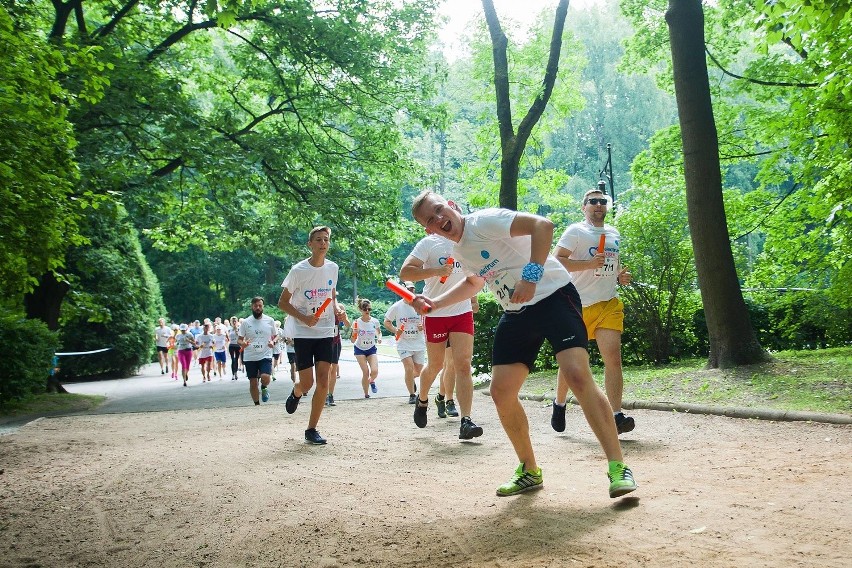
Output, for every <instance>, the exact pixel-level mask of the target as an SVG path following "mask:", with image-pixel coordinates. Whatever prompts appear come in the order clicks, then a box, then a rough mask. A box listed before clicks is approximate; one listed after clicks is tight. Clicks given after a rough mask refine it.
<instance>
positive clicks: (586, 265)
mask: <svg viewBox="0 0 852 568" xmlns="http://www.w3.org/2000/svg"><path fill="white" fill-rule="evenodd" d="M573 252H574V251H571V250H568V249H566V248H564V247H561V246H559V245H557V246H556V248H555V249H553V256H555V257H556V260H558V261H559V262H560V263H561V264H562V266H564V267H565V270H567V271H568V272H580V271H581V270H594V269H596V268H601V267H602V266H603V265H604V263H605V262H606V259H605V257H604V254H603V253H598V254H596V255H595V256H593V257H592V258H589V259H586V260H577V259H574V258H568V257H570V256H571V253H573Z"/></svg>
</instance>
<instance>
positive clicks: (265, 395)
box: [260, 387, 269, 402]
mask: <svg viewBox="0 0 852 568" xmlns="http://www.w3.org/2000/svg"><path fill="white" fill-rule="evenodd" d="M260 400H262V401H263V402H269V389H268V388H266V387H261V389H260Z"/></svg>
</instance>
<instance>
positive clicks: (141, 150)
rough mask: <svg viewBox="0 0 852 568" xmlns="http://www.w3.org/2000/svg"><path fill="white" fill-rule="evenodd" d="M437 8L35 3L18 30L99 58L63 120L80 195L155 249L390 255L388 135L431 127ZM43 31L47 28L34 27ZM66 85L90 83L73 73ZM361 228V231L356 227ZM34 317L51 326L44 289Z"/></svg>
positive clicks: (401, 174) (54, 291) (19, 11)
mask: <svg viewBox="0 0 852 568" xmlns="http://www.w3.org/2000/svg"><path fill="white" fill-rule="evenodd" d="M434 9H435V2H434V1H431V0H427V1H425V2H412V1H406V2H396V1H390V0H387V1H385V0H382V1H377V2H369V3H365V2H363V1H362V0H340V1H338V2H335V3H334V4H333V5H329V6H325V5H324V6H318V7H315V6H314V3H311V2H305V1H304V0H284V1H276V2H271V1H267V0H256V1H251V2H249V1H243V0H228V1H226V2H215V1H212V0H211V1H205V0H202V1H201V2H196V1H194V0H187V1H182V0H178V1H177V2H165V3H164V2H161V1H159V0H142V1H135V0H132V1H130V2H127V3H126V4H124V5H120V6H119V5H111V4H104V3H100V2H97V3H96V2H92V3H87V2H86V3H84V2H79V1H68V2H64V3H63V2H61V1H57V2H53V3H52V4H50V5H48V3H47V2H44V1H36V2H34V3H27V4H24V5H15V10H16V15H15V18H16V20H17V22H18V23H19V24H20V23H21V22H31V23H30V24H29V25H32V26H39V25H40V26H41V27H42V29H43V30H44V32H43V33H44V35H45V36H47V37H49V38H50V40H51V41H52V43H53V45H55V46H56V49H58V50H60V51H61V52H63V53H75V52H78V51H80V50H81V48H80V47H79V46H87V48H89V49H91V50H96V52H97V54H98V55H97V60H96V63H97V65H98V70H99V75H98V79H99V80H100V81H101V84H102V85H105V86H106V88H105V91H104V96H103V97H102V99H100V100H83V101H81V104H80V105H79V107H78V108H77V109H75V110H74V111H73V112H71V113H70V114H69V120H70V122H71V123H72V124H73V126H74V129H75V132H76V136H77V146H76V159H77V161H78V163H79V169H80V181H79V183H78V184H77V185H76V187H75V188H74V197H77V198H80V197H82V196H84V195H88V194H91V195H95V196H105V197H108V198H109V199H113V200H116V201H119V202H121V203H122V204H123V205H124V206H125V207H126V209H127V210H128V212H129V213H130V216H131V219H132V220H133V222H134V224H135V225H136V226H137V228H138V229H139V230H140V231H141V232H142V235H143V238H144V239H146V243H147V246H153V247H157V248H160V249H163V250H172V251H180V250H184V249H186V248H187V247H188V246H191V245H195V246H197V247H199V248H202V249H207V250H214V249H215V250H233V249H239V248H250V249H253V250H263V251H264V253H266V254H269V255H279V256H283V253H284V252H287V251H289V250H294V249H295V248H296V247H295V246H293V245H292V244H291V241H290V240H289V237H290V236H291V235H293V234H294V231H295V230H296V229H301V230H307V229H309V228H310V227H311V226H312V225H315V224H320V223H323V224H329V225H332V226H334V227H335V228H336V229H337V228H338V227H339V231H338V232H337V233H336V234H337V236H344V237H346V238H343V239H342V240H341V242H343V243H346V244H347V245H348V244H350V243H351V244H352V246H358V247H361V248H362V249H363V250H368V251H371V254H370V255H369V256H367V255H365V265H366V266H367V269H368V270H375V268H376V267H377V266H380V265H381V264H382V263H383V261H384V260H386V258H387V252H386V250H385V249H384V248H383V247H376V246H375V243H377V242H379V243H381V242H384V241H385V240H390V239H388V236H389V235H392V231H391V230H389V229H388V227H393V226H395V225H396V223H394V220H395V219H396V218H398V216H399V213H398V211H399V207H398V197H399V194H398V188H399V187H400V186H401V185H402V181H403V180H404V179H405V178H407V177H409V176H410V175H411V172H412V164H411V161H410V160H409V159H408V158H407V156H406V153H405V149H404V148H403V147H402V145H401V142H400V133H399V128H398V125H397V121H398V119H399V117H400V116H403V115H404V116H409V117H413V118H415V119H417V120H421V121H423V122H424V123H426V122H428V121H429V120H430V119H431V115H430V113H431V110H430V108H429V105H428V104H426V102H425V101H427V100H428V98H429V96H430V94H431V80H430V78H429V76H428V73H425V72H424V71H423V69H422V67H423V62H424V60H425V57H424V54H425V53H426V52H427V49H428V44H429V42H430V40H431V37H432V32H431V28H432V26H433V21H432V18H433V13H434ZM47 13H50V18H49V20H48V19H44V16H43V15H44V14H47ZM62 77H63V83H62V84H63V86H64V87H65V88H66V89H67V90H68V91H69V92H70V93H72V95H74V94H77V93H79V92H82V90H83V89H82V85H84V84H85V81H86V80H87V77H88V76H87V75H84V74H83V73H82V72H81V68H80V67H79V66H75V65H69V68H68V69H67V70H66V72H64V73H63V74H62ZM356 218H357V219H359V221H361V223H359V225H358V227H357V229H356V227H354V226H353V225H352V224H351V223H350V220H351V219H356ZM40 284H41V285H40V286H39V288H38V289H37V290H35V291H34V292H35V293H34V295H33V297H34V298H37V299H38V301H32V302H30V303H29V307H30V308H31V311H30V315H31V316H39V315H41V313H43V312H50V313H58V312H59V306H60V305H61V302H62V300H63V298H64V297H65V293H66V289H65V287H64V286H63V282H62V281H61V278H60V279H59V281H58V282H53V281H52V280H50V279H49V278H45V279H42V281H41V283H40Z"/></svg>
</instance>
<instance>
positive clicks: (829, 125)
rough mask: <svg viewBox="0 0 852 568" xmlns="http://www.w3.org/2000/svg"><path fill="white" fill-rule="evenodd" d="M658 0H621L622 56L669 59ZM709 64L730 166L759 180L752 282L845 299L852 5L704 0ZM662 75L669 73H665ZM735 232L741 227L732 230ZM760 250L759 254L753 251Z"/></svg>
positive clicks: (644, 64)
mask: <svg viewBox="0 0 852 568" xmlns="http://www.w3.org/2000/svg"><path fill="white" fill-rule="evenodd" d="M665 5H666V2H665V0H655V1H653V2H646V1H641V2H640V1H637V0H624V1H623V2H622V8H623V10H624V11H625V13H626V14H627V15H628V17H629V18H630V19H631V21H632V22H633V24H634V26H635V27H636V32H637V33H636V35H635V36H634V38H632V39H631V41H630V43H629V45H628V49H627V52H626V53H627V57H626V59H625V67H627V66H630V67H631V68H634V69H639V70H646V69H649V68H652V67H653V66H655V65H657V64H658V63H659V62H660V61H662V62H664V63H665V64H666V65H668V64H669V54H668V53H667V51H666V46H667V43H668V30H667V29H666V27H665V25H664V23H663V19H662V18H661V17H659V16H661V15H662V13H663V12H664V11H665V7H666V6H665ZM704 13H705V18H706V20H705V33H706V49H707V54H708V65H709V66H710V71H711V75H712V77H711V78H712V80H711V86H712V88H713V104H714V114H715V117H716V123H717V126H718V130H719V133H720V139H719V142H720V156H721V158H722V160H723V163H724V164H726V165H727V167H728V169H729V170H733V169H736V168H737V167H741V166H745V170H744V171H751V172H753V174H752V175H753V177H752V179H751V180H747V179H745V178H738V179H737V182H736V183H737V187H738V188H739V189H741V190H742V191H751V190H753V189H755V188H759V189H761V190H762V191H761V192H760V193H759V194H756V195H755V196H754V199H752V207H751V208H750V210H747V211H744V212H743V214H744V215H745V220H747V222H748V228H747V233H745V234H746V235H752V236H753V237H754V238H753V239H750V243H752V244H750V245H749V246H750V247H761V246H762V253H761V250H760V249H759V248H758V249H757V250H754V251H753V252H754V253H755V255H754V256H755V258H754V261H755V262H754V264H753V265H752V268H753V270H754V272H753V273H752V274H750V275H744V278H743V279H744V280H745V281H746V283H747V284H748V285H749V286H754V287H806V288H816V289H827V290H828V291H829V297H830V298H831V300H832V302H834V303H835V304H837V305H839V306H841V307H848V306H849V305H850V298H852V288H850V286H851V285H850V279H849V278H848V275H849V274H850V271H852V267H850V263H849V260H850V255H849V252H848V251H849V250H850V235H852V230H850V229H852V223H850V219H852V216H850V199H852V182H850V180H852V176H850V175H849V174H850V167H852V166H850V164H852V159H850V158H852V154H850V152H852V145H850V138H851V137H852V119H850V117H852V112H850V111H852V109H850V104H852V103H850V101H852V97H850V96H849V94H850V93H852V73H850V65H852V62H850V58H849V57H848V53H849V50H850V45H852V44H850V42H852V39H850V38H852V10H850V9H849V2H848V1H844V2H841V3H839V4H838V3H812V2H808V1H806V0H778V1H773V2H759V3H753V2H746V1H743V0H725V1H722V2H718V3H711V4H705V6H704ZM660 77H661V82H660V83H661V84H662V85H665V84H670V79H669V78H668V75H667V73H665V72H664V73H663V74H661V76H660ZM737 236H739V235H737ZM757 253H761V254H759V255H758V254H757Z"/></svg>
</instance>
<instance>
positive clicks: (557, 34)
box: [482, 0, 568, 210]
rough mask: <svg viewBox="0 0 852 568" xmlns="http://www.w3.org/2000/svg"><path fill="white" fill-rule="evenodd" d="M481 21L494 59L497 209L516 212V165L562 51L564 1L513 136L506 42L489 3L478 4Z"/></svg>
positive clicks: (546, 97) (486, 0) (488, 0)
mask: <svg viewBox="0 0 852 568" xmlns="http://www.w3.org/2000/svg"><path fill="white" fill-rule="evenodd" d="M482 7H483V9H484V10H485V21H486V22H487V24H488V31H489V33H490V35H491V45H492V56H493V58H494V90H495V93H496V97H497V122H498V125H499V132H500V153H501V159H500V207H506V208H508V209H515V210H516V209H517V208H518V176H519V173H520V162H521V157H522V156H523V153H524V149H525V148H526V145H527V140H528V139H529V137H530V135H531V134H532V131H533V128H534V127H535V125H536V123H538V121H539V119H540V118H541V115H542V113H544V109H545V107H547V102H548V100H549V99H550V95H551V93H552V92H553V85H554V83H555V82H556V77H557V73H558V71H559V55H560V52H561V50H562V32H563V30H564V28H565V18H566V15H567V13H568V0H559V4H558V5H557V7H556V15H555V17H554V21H553V34H552V36H551V40H550V52H549V55H548V59H547V65H546V67H545V72H544V78H543V79H542V81H541V89H540V90H539V91H538V92H537V94H536V96H535V98H534V100H533V102H532V104H531V105H530V108H529V109H528V110H527V113H526V115H525V116H524V118H523V119H522V120H521V122H520V124H519V125H518V129H517V132H515V127H514V123H513V120H512V103H511V96H510V95H511V90H510V85H509V60H508V57H507V49H508V38H507V37H506V34H505V33H504V32H503V29H502V27H501V26H500V20H499V18H498V17H497V12H496V10H495V9H494V2H493V1H492V0H482Z"/></svg>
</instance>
